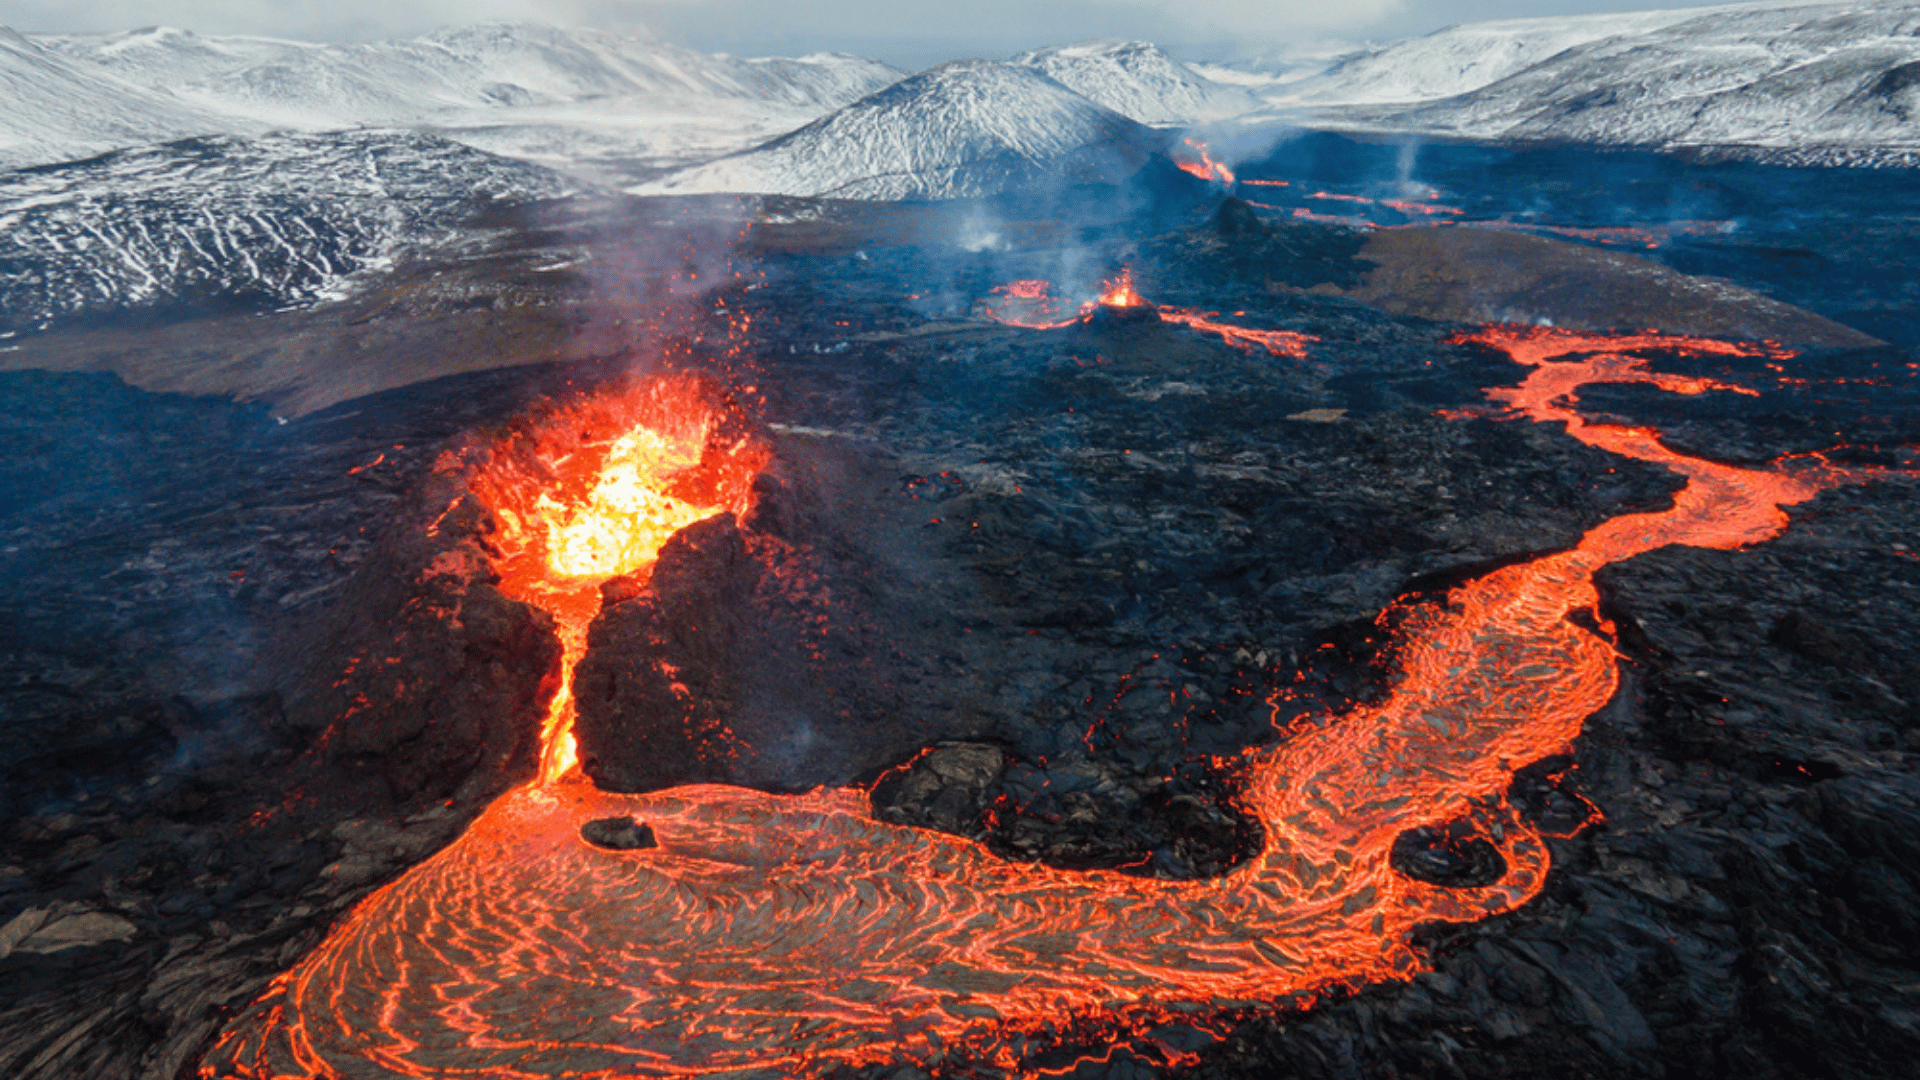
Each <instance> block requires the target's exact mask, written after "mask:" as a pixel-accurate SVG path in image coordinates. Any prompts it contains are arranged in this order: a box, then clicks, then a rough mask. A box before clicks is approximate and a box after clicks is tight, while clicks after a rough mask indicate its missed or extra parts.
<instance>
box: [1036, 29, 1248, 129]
mask: <svg viewBox="0 0 1920 1080" xmlns="http://www.w3.org/2000/svg"><path fill="white" fill-rule="evenodd" d="M1013 62H1014V63H1016V64H1024V65H1026V66H1027V67H1030V68H1033V69H1035V70H1037V71H1040V72H1041V73H1043V74H1045V75H1047V76H1048V77H1049V78H1051V79H1053V80H1054V81H1055V82H1057V83H1059V84H1060V85H1062V86H1065V87H1066V88H1067V89H1069V90H1072V91H1073V92H1074V93H1076V94H1079V95H1080V96H1081V97H1084V98H1086V99H1088V100H1089V101H1093V102H1095V103H1097V104H1100V105H1104V106H1106V107H1107V108H1109V109H1112V110H1113V111H1114V112H1117V113H1119V114H1120V115H1122V116H1127V117H1131V118H1133V119H1135V120H1138V121H1140V122H1141V123H1143V124H1167V125H1186V124H1195V123H1203V122H1206V121H1209V120H1219V119H1222V118H1225V117H1229V116H1237V115H1239V114H1241V113H1244V112H1246V111H1247V110H1248V109H1251V108H1253V107H1254V106H1255V105H1256V104H1257V102H1256V101H1255V99H1254V98H1253V96H1252V95H1251V94H1248V93H1247V92H1246V91H1245V90H1242V89H1240V88H1239V87H1235V86H1227V85H1223V84H1221V83H1217V82H1213V81H1211V80H1209V79H1207V78H1205V77H1203V76H1201V75H1199V74H1197V73H1196V72H1195V71H1194V70H1193V69H1192V68H1189V67H1187V66H1186V65H1185V64H1182V63H1180V62H1179V61H1177V60H1175V59H1174V58H1173V57H1171V56H1168V55H1167V54H1166V52H1165V51H1164V50H1162V49H1161V48H1160V46H1158V45H1155V44H1153V43H1152V42H1147V41H1087V42H1081V43H1080V44H1077V45H1057V46H1054V47H1052V48H1046V49H1035V50H1034V51H1032V52H1026V53H1021V54H1020V55H1018V56H1016V57H1014V58H1013Z"/></svg>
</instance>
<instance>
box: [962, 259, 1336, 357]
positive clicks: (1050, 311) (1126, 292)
mask: <svg viewBox="0 0 1920 1080" xmlns="http://www.w3.org/2000/svg"><path fill="white" fill-rule="evenodd" d="M1066 303H1067V302H1066V301H1065V300H1062V299H1060V298H1058V297H1056V296H1054V295H1053V284H1052V283H1051V282H1048V281H1042V280H1040V279H1038V278H1030V279H1027V280H1024V281H1014V282H1009V283H1007V284H1005V285H1000V286H997V287H995V288H993V289H991V290H989V292H988V299H987V300H986V301H985V302H984V303H982V305H981V310H982V311H983V312H984V313H985V314H986V316H987V317H988V318H990V319H993V320H995V321H997V322H1002V323H1005V324H1007V325H1008V326H1019V327H1024V328H1026V329H1028V330H1059V329H1061V328H1063V327H1068V326H1074V325H1076V324H1079V323H1084V322H1086V321H1088V320H1089V319H1091V318H1092V317H1093V316H1094V315H1095V314H1097V313H1098V312H1099V311H1100V309H1101V308H1107V309H1110V310H1114V311H1119V312H1129V311H1135V310H1140V309H1145V308H1151V309H1152V310H1153V311H1154V312H1155V313H1156V314H1158V315H1159V317H1160V319H1161V321H1163V322H1170V323H1177V324H1179V325H1181V326H1186V327H1190V328H1192V329H1194V330H1197V331H1199V332H1201V333H1203V334H1216V335H1218V336H1219V337H1220V338H1221V339H1222V340H1224V341H1225V342H1226V343H1227V344H1229V345H1232V346H1234V347H1235V348H1238V349H1245V350H1247V351H1249V352H1251V351H1253V350H1254V349H1265V350H1266V351H1267V353H1268V354H1269V355H1272V356H1285V357H1290V358H1292V359H1295V360H1304V359H1306V356H1307V346H1308V345H1309V344H1311V343H1313V342H1316V341H1319V340H1320V339H1319V338H1317V337H1314V336H1313V335H1311V334H1299V333H1295V332H1293V331H1291V330H1255V329H1253V328H1251V327H1246V326H1235V325H1233V324H1232V323H1224V322H1219V321H1218V320H1217V319H1216V318H1215V317H1216V316H1218V315H1219V314H1220V313H1219V312H1217V311H1201V310H1200V309H1198V308H1178V307H1167V306H1164V305H1160V304H1154V303H1151V302H1149V301H1148V300H1147V299H1146V298H1145V297H1143V296H1141V295H1140V293H1139V291H1138V290H1137V289H1135V288H1134V286H1133V268H1132V267H1125V268H1122V270H1121V271H1120V276H1119V277H1117V278H1115V279H1113V280H1112V281H1107V282H1103V283H1102V284H1101V292H1100V297H1099V299H1097V300H1088V301H1087V302H1085V303H1083V304H1081V305H1080V308H1079V312H1078V313H1077V314H1073V315H1068V314H1066V312H1067V310H1068V309H1067V307H1066Z"/></svg>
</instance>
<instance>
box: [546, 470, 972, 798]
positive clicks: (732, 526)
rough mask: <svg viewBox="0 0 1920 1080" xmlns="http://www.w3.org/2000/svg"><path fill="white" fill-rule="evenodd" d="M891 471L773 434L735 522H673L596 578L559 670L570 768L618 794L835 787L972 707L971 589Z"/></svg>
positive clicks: (944, 729) (963, 724)
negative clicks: (579, 640) (653, 557)
mask: <svg viewBox="0 0 1920 1080" xmlns="http://www.w3.org/2000/svg"><path fill="white" fill-rule="evenodd" d="M902 471H903V470H902V467H901V466H900V465H899V464H898V463H897V462H893V461H891V460H889V459H888V458H886V457H885V456H884V455H879V454H876V453H875V452H873V451H872V450H871V449H870V448H862V447H860V446H858V445H856V444H850V443H847V442H846V441H845V440H825V439H817V438H804V437H794V436H788V437H785V438H782V439H781V440H780V441H779V443H778V449H777V456H776V459H775V461H774V463H773V464H772V465H771V466H770V467H769V469H768V470H767V472H766V473H764V474H763V475H762V477H761V478H760V480H759V482H758V484H757V485H756V490H757V493H758V503H757V505H756V507H755V510H754V512H753V513H752V514H751V515H750V516H749V518H748V520H747V521H746V522H745V523H744V525H737V524H736V523H735V522H734V520H733V518H732V516H731V515H722V516H718V517H714V518H710V519H708V520H706V521H704V522H700V523H698V524H696V525H693V526H690V527H688V528H687V529H685V530H682V531H681V532H680V533H679V534H677V535H676V536H675V537H674V538H673V539H672V540H670V541H669V542H668V543H667V544H666V546H665V547H663V548H662V549H661V552H660V558H659V561H658V562H657V563H656V564H655V565H654V567H653V569H652V571H651V573H650V575H649V576H648V577H647V579H646V580H645V581H644V583H639V582H615V583H610V584H609V587H608V589H607V590H606V596H607V600H608V603H607V605H606V607H605V608H604V609H603V611H602V613H601V615H600V618H599V619H597V620H596V621H595V623H594V625H593V628H592V630H591V632H590V634H589V639H588V650H587V656H586V658H585V659H584V660H583V661H582V662H581V664H580V667H579V669H578V672H577V675H576V677H575V684H574V685H575V698H576V700H577V702H578V705H579V721H578V726H577V728H576V732H577V735H578V738H579V740H580V753H581V761H582V765H583V767H584V768H585V769H586V771H587V774H588V775H589V776H592V777H593V778H594V780H595V782H596V783H599V784H600V785H602V786H604V787H607V788H610V789H613V790H620V791H646V790H652V789H654V788H659V787H666V786H671V785H673V784H677V783H688V782H693V781H713V780H726V781H729V782H732V783H741V784H748V785H752V786H759V787H768V788H774V789H781V790H792V789H804V788H809V787H813V786H817V785H820V784H845V783H848V782H851V781H852V780H854V779H855V778H857V777H861V776H867V775H872V774H874V773H877V772H878V771H879V770H880V769H881V768H882V767H884V766H886V765H887V764H890V763H891V762H893V761H897V760H899V759H900V758H901V757H903V756H905V755H906V754H908V753H910V752H912V751H913V750H914V749H915V748H917V747H919V746H921V745H924V744H925V743H927V742H929V741H931V740H932V739H934V738H937V737H939V736H940V735H941V734H949V733H953V734H958V733H963V732H964V731H965V730H966V729H967V727H968V724H969V715H970V714H971V715H973V716H978V715H981V714H983V713H985V712H986V709H985V707H984V706H983V705H981V704H980V703H979V701H978V699H979V697H980V694H979V690H978V688H977V687H976V686H975V685H974V684H975V681H976V680H975V676H974V675H973V672H975V671H976V670H978V668H979V666H980V665H982V664H983V663H984V662H985V660H986V657H985V656H984V655H981V654H980V653H979V646H977V645H975V644H974V643H973V642H972V641H971V640H970V638H971V636H972V630H971V628H970V627H969V626H968V625H967V623H966V619H965V618H964V617H963V614H962V613H963V611H964V610H965V608H966V607H967V606H968V603H969V600H968V594H969V593H970V592H971V588H970V587H969V585H968V583H967V581H966V578H965V575H964V573H963V572H962V570H961V568H959V567H958V566H956V565H955V564H954V563H953V562H952V561H951V560H942V559H940V558H938V557H937V555H936V554H935V553H934V552H932V551H929V550H928V548H927V545H926V543H925V540H924V539H923V530H924V529H925V527H926V526H927V525H928V520H927V518H926V517H924V516H923V515H922V514H921V513H919V512H917V511H918V507H916V506H915V505H914V502H915V500H913V499H909V498H903V497H902V488H903V486H906V487H911V486H912V484H911V482H908V483H906V484H904V485H903V481H902V479H901V475H902ZM974 723H975V724H976V725H977V723H978V721H977V720H976V721H974Z"/></svg>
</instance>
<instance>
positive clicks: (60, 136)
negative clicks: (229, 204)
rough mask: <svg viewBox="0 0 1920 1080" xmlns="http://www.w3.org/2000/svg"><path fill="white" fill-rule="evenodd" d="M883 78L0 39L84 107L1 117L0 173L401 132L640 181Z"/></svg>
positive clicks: (649, 45)
mask: <svg viewBox="0 0 1920 1080" xmlns="http://www.w3.org/2000/svg"><path fill="white" fill-rule="evenodd" d="M900 74H901V73H900V72H899V71H897V70H895V69H893V68H890V67H888V66H886V65H885V64H879V63H875V62H872V61H868V60H862V59H859V58H857V57H851V56H842V55H834V54H820V55H815V56H807V57H801V58H799V59H741V58H737V57H731V56H718V55H709V54H705V53H699V52H695V51H693V50H690V49H682V48H679V47H678V46H673V45H667V44H663V43H659V42H655V41H651V40H648V39H644V38H630V37H621V36H618V35H613V34H605V33H600V32H598V31H591V30H565V29H558V28H554V27H547V26H534V25H522V24H488V25H482V26H472V27H460V28H453V29H448V30H443V31H440V32H438V33H435V34H430V35H427V36H425V37H421V38H414V39H411V40H404V41H388V42H377V43H373V44H340V45H314V44H307V43H302V42H293V41H279V40H275V39H271V38H254V37H201V36H200V35H197V34H194V33H192V32H190V31H186V30H179V29H173V28H169V27H151V28H147V29H144V30H135V31H129V32H126V33H121V34H105V35H65V36H60V35H47V36H34V37H23V36H21V35H17V34H12V33H11V32H8V38H7V40H6V41H4V42H0V79H5V80H6V81H7V84H9V85H11V84H16V83H17V84H19V85H20V86H21V87H22V88H23V89H25V90H27V91H32V92H38V93H39V94H40V96H41V97H42V98H46V99H48V100H59V99H66V98H72V99H76V100H80V101H83V102H86V103H88V105H87V108H85V109H84V110H74V109H67V110H65V111H61V110H58V109H54V108H47V109H40V108H34V109H31V110H26V111H24V115H22V111H20V110H15V111H14V112H13V113H12V114H11V115H7V116H0V167H5V166H19V165H28V164H42V163H47V162H51V161H60V160H71V159H73V158H77V157H82V156H86V155H88V154H91V153H98V152H100V151H102V150H105V149H111V148H117V147H125V146H130V145H137V144H140V143H147V142H156V141H162V140H166V139H174V138H180V137H183V136H187V135H204V134H243V133H253V132H261V131H265V130H269V129H293V130H303V131H332V130H341V129H346V128H353V127H363V126H395V127H400V126H405V127H416V128H421V129H423V130H431V131H438V132H441V133H444V134H446V135H448V136H449V137H452V138H455V139H457V140H459V141H466V142H471V143H473V144H474V145H479V146H482V147H483V148H485V149H488V150H492V151H495V152H501V153H507V154H513V155H516V156H525V157H529V158H533V159H536V160H541V161H543V162H547V163H552V164H572V163H575V162H576V161H577V162H579V163H582V164H584V165H585V166H587V171H589V172H591V171H592V170H593V168H594V167H595V166H596V165H603V164H604V163H606V162H622V163H634V162H637V163H639V167H640V168H642V169H648V168H652V169H655V170H657V169H659V168H662V167H667V166H671V165H678V164H684V163H686V162H687V161H688V160H694V159H698V158H699V157H705V156H711V155H712V154H714V153H721V152H726V151H729V150H735V149H739V148H741V147H744V146H749V145H752V144H753V143H754V142H757V141H759V140H761V139H764V138H766V137H768V136H769V135H771V134H776V133H778V132H781V131H787V130H791V129H792V128H794V127H797V126H799V125H800V124H803V123H805V122H806V121H808V120H810V119H813V118H814V117H817V116H819V115H821V114H822V113H824V112H827V111H828V110H831V109H833V108H835V107H837V106H839V105H843V104H845V103H847V102H849V101H852V100H854V99H856V98H858V97H860V96H862V95H864V94H867V93H871V92H872V91H874V90H876V89H878V88H880V87H882V86H885V85H887V84H888V83H891V82H893V81H894V80H895V79H897V78H899V77H900ZM42 87H43V88H42ZM36 88H42V89H38V90H36ZM23 100H29V101H32V100H35V99H33V98H23ZM25 125H34V126H35V127H34V128H33V129H31V130H29V129H26V127H25Z"/></svg>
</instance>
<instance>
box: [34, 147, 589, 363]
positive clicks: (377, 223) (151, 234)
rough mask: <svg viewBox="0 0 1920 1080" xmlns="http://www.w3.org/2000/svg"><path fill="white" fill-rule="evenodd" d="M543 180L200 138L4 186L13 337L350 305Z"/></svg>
mask: <svg viewBox="0 0 1920 1080" xmlns="http://www.w3.org/2000/svg"><path fill="white" fill-rule="evenodd" d="M568 190H569V185H568V184H567V182H566V181H565V180H563V179H562V178H561V177H559V176H557V175H555V174H552V173H549V172H547V171H546V170H544V169H539V168H536V167H534V166H530V165H525V164H522V163H520V162H515V161H508V160H504V159H501V158H496V157H493V156H492V155H489V154H484V153H481V152H480V151H477V150H471V149H468V148H466V147H463V146H458V145H455V144H452V143H448V142H446V141H444V140H441V139H436V138H432V137H430V136H425V135H420V134H417V133H413V132H395V131H386V132H382V131H359V132H342V133H336V134H327V135H311V134H296V135H277V136H269V137H266V138H260V139H247V138H239V137H234V136H219V137H213V138H202V139H189V140H184V141H181V142H177V143H173V144H170V145H166V146H158V147H148V148H143V149H139V150H126V151H120V152H117V153H113V154H108V155H106V156H104V157H99V158H95V159H93V160H90V161H82V162H76V163H73V164H68V165H53V166H45V167H42V168H37V169H24V170H19V171H15V172H11V173H3V174H0V329H5V330H10V331H20V330H33V329H41V328H44V327H46V326H48V325H50V324H51V323H53V322H55V321H60V320H64V319H68V318H72V317H75V316H84V315H88V314H97V313H105V312H113V311H122V310H127V309H156V308H166V307H169V306H181V307H200V306H205V305H209V304H213V305H231V304H245V305H248V306H275V307H278V306H286V305H291V304H302V303H309V302H313V301H316V300H323V299H329V298H335V297H338V296H341V295H343V294H345V293H346V292H348V291H350V289H351V288H352V286H353V284H354V282H355V279H356V277H357V276H359V275H363V274H367V273H370V272H376V271H378V270H380V269H382V268H384V267H386V266H388V265H390V264H391V263H392V262H393V261H395V260H396V259H397V258H399V257H401V256H403V255H404V254H406V253H408V252H410V251H415V250H419V249H420V248H423V247H426V246H430V245H432V244H434V243H436V242H438V241H441V240H443V239H445V238H447V237H449V236H451V235H453V234H454V233H455V231H456V230H457V229H458V228H459V226H460V225H461V223H462V222H463V221H465V220H466V219H467V218H468V217H469V216H471V215H472V213H473V212H474V211H475V210H476V209H478V208H479V207H480V206H482V205H484V204H486V203H487V202H489V201H491V200H523V199H530V198H543V197H551V196H558V195H562V194H565V193H566V192H567V191H568Z"/></svg>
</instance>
